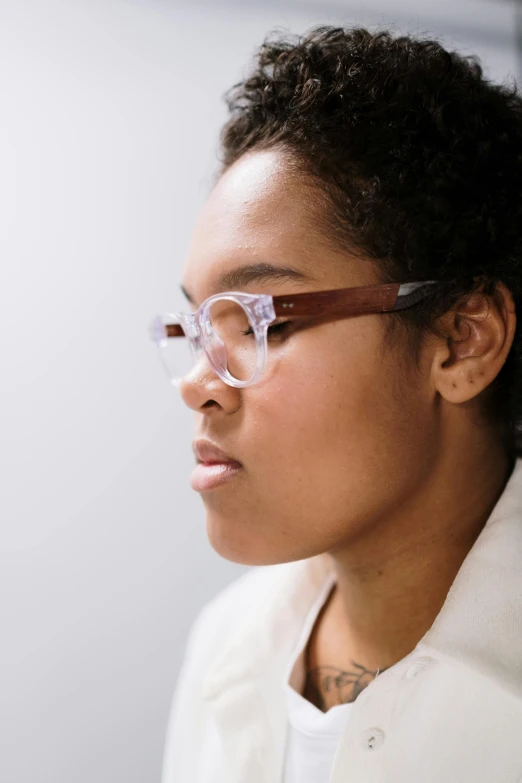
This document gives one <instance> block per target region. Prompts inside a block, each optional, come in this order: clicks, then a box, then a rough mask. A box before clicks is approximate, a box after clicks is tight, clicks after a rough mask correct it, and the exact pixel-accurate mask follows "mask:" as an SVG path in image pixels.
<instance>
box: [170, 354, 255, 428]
mask: <svg viewBox="0 0 522 783" xmlns="http://www.w3.org/2000/svg"><path fill="white" fill-rule="evenodd" d="M178 388H179V393H180V395H181V399H182V400H183V402H184V403H185V405H186V406H187V407H188V408H191V409H192V410H193V411H196V412H200V411H201V412H204V413H209V412H210V411H211V410H216V409H221V410H224V411H226V412H227V413H232V412H233V411H234V410H236V409H237V408H238V407H239V405H240V404H241V394H240V392H241V389H237V388H236V387H234V386H229V384H228V383H225V382H224V381H223V380H222V379H221V378H220V377H219V375H218V374H217V372H216V371H215V370H214V368H213V367H212V365H211V364H210V362H209V360H208V357H207V355H206V354H205V352H204V351H201V354H200V355H199V357H198V360H197V362H196V363H195V364H194V366H193V367H192V369H191V370H190V371H189V372H188V373H187V374H186V375H184V376H183V377H182V378H181V379H180V381H179V383H178ZM209 403H213V404H212V405H209Z"/></svg>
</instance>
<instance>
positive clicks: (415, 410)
mask: <svg viewBox="0 0 522 783" xmlns="http://www.w3.org/2000/svg"><path fill="white" fill-rule="evenodd" d="M332 327H333V328H332ZM372 327H373V328H372ZM300 338H301V339H299V340H298V339H296V340H295V341H293V343H290V342H289V344H288V347H285V349H284V350H281V351H280V359H279V360H278V361H277V366H275V368H274V369H275V371H274V372H273V374H272V376H271V378H270V381H269V382H268V383H267V384H266V385H264V387H263V390H262V393H261V394H260V396H259V397H257V399H254V398H252V399H251V400H250V402H251V403H252V405H253V410H254V411H255V419H256V431H257V432H258V433H259V434H258V437H257V440H258V443H259V447H258V451H257V453H258V455H259V461H258V460H257V458H256V462H257V464H258V467H259V469H260V471H261V472H260V473H259V474H258V476H259V478H260V479H261V478H263V480H265V481H266V480H270V482H271V486H272V488H273V489H274V491H275V492H276V493H278V492H280V493H281V494H282V495H285V496H288V497H289V498H293V502H294V503H295V502H296V498H297V499H299V498H302V499H303V501H304V502H309V500H310V496H311V495H313V496H314V497H315V498H316V499H317V494H318V493H320V494H323V493H330V497H331V498H335V497H339V499H340V500H341V502H342V503H344V502H345V497H344V493H343V491H342V489H341V488H342V487H345V488H346V492H347V493H348V494H350V493H351V492H353V491H356V489H357V487H361V482H363V483H373V485H374V486H376V485H378V484H379V482H380V481H382V478H380V476H381V475H384V476H389V475H390V472H392V473H393V471H394V470H395V469H397V470H405V469H407V466H408V463H409V462H410V460H413V459H417V456H418V455H417V454H416V453H415V443H416V442H418V441H419V439H420V435H419V433H420V432H422V429H423V428H424V426H425V421H424V420H425V418H426V416H427V413H428V411H427V410H426V408H425V406H424V405H423V402H422V388H421V387H420V386H416V385H415V384H414V383H412V382H410V380H409V379H407V378H406V377H405V375H404V369H403V368H402V367H401V366H400V365H399V364H398V363H397V362H394V361H393V357H392V356H390V355H386V354H385V355H384V356H383V354H382V351H381V340H382V335H381V332H380V329H379V328H378V327H375V323H374V322H373V323H372V322H371V321H370V319H369V318H368V317H361V318H360V319H359V320H358V323H353V322H352V323H350V324H348V323H347V322H344V323H342V324H340V325H338V324H335V325H334V324H329V325H325V326H324V327H321V328H317V329H314V330H312V329H311V330H309V331H307V332H306V333H303V334H302V335H300ZM325 346H326V347H325ZM399 457H400V460H399V462H398V458H399Z"/></svg>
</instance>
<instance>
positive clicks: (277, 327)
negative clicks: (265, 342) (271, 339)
mask: <svg viewBox="0 0 522 783" xmlns="http://www.w3.org/2000/svg"><path fill="white" fill-rule="evenodd" d="M290 324H291V322H290V321H282V322H281V323H277V324H270V326H269V327H268V330H267V334H268V335H279V334H282V333H283V332H284V331H285V329H286V328H287V327H289V326H290ZM243 334H244V335H248V334H252V329H251V328H250V329H248V331H246V332H243Z"/></svg>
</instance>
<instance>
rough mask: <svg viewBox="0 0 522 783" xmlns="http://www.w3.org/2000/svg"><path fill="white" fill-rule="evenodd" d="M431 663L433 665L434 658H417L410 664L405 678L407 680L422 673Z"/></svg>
mask: <svg viewBox="0 0 522 783" xmlns="http://www.w3.org/2000/svg"><path fill="white" fill-rule="evenodd" d="M432 663H435V659H434V658H431V657H430V656H429V655H422V656H421V657H420V658H417V660H416V661H415V662H414V663H412V665H411V666H410V667H409V669H408V671H407V672H406V675H405V676H406V677H407V679H408V680H409V679H411V678H412V677H416V676H417V674H419V672H421V671H423V669H426V667H427V666H430V665H431V664H432Z"/></svg>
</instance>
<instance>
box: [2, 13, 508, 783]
mask: <svg viewBox="0 0 522 783" xmlns="http://www.w3.org/2000/svg"><path fill="white" fill-rule="evenodd" d="M514 18H515V8H514V4H513V3H511V2H502V0H497V2H491V1H486V0H481V1H480V2H479V1H478V0H476V1H475V0H459V2H458V3H457V2H455V1H454V0H451V1H450V0H438V2H437V3H432V2H422V0H398V1H397V2H378V0H369V1H368V2H362V1H359V2H355V0H354V1H353V2H346V3H342V2H340V1H339V2H337V3H331V4H328V3H320V2H319V1H318V0H317V2H311V1H310V2H305V0H301V1H299V0H294V2H287V3H285V2H276V1H275V0H274V1H273V2H267V0H263V2H261V0H260V1H259V2H254V0H250V2H239V1H238V2H229V3H223V2H221V3H219V4H216V3H214V4H211V3H210V2H208V3H205V2H203V1H201V2H194V1H193V2H191V3H190V4H189V3H188V2H187V3H183V2H167V0H164V2H160V1H159V0H148V1H147V2H146V1H145V0H141V1H139V0H127V1H124V0H84V2H82V1H81V0H61V1H60V0H32V1H31V0H12V2H6V0H0V101H1V120H0V357H1V370H0V375H1V384H0V403H1V404H0V416H1V438H0V462H1V464H0V470H1V477H2V480H1V485H0V486H1V489H0V492H1V494H0V628H1V635H2V638H1V644H0V694H1V695H0V780H1V781H2V783H4V782H5V783H15V782H16V783H22V781H23V782H24V783H29V781H31V782H32V781H35V780H38V781H44V782H45V783H47V782H49V783H51V781H52V783H66V782H67V783H70V781H74V783H87V782H89V783H115V781H118V782H119V781H121V782H122V783H123V781H125V783H138V781H139V783H143V781H155V780H156V781H157V780H159V777H160V768H161V760H162V752H163V743H164V735H165V731H166V725H167V718H168V711H169V707H170V702H171V697H172V693H173V690H174V687H175V683H176V677H177V673H178V670H179V665H180V663H181V659H182V655H183V650H184V644H185V640H186V636H187V632H188V628H189V625H190V623H191V621H192V619H193V618H194V617H195V615H196V614H197V612H198V609H199V608H200V607H201V606H202V605H203V603H204V602H205V601H206V600H208V599H209V598H210V597H211V596H213V595H214V594H215V593H216V592H217V591H218V590H219V589H220V588H221V587H222V586H224V585H225V584H226V583H228V582H230V581H231V580H232V579H234V578H236V577H237V576H238V575H239V574H241V573H242V572H243V571H244V570H245V569H244V567H242V566H240V565H237V564H233V563H229V562H226V561H224V560H223V559H221V558H220V557H219V556H218V555H217V554H216V553H215V552H214V551H213V550H212V549H211V547H210V545H209V544H208V541H207V538H206V532H205V522H204V509H203V505H202V503H201V500H200V497H199V495H197V494H196V493H194V492H192V490H191V489H190V486H189V482H188V478H189V474H190V471H191V469H192V466H193V455H192V451H191V447H190V442H191V438H192V418H191V414H190V412H189V411H188V410H185V409H184V408H183V407H182V406H181V403H178V400H177V398H176V395H175V393H174V391H173V390H172V389H171V388H170V387H169V385H168V383H167V381H166V379H165V376H164V375H163V370H162V368H161V367H160V365H159V363H158V359H157V356H156V353H155V349H154V346H153V345H152V343H150V342H149V338H148V334H147V327H148V323H149V321H150V318H151V317H152V316H153V315H154V314H156V313H159V312H163V311H168V310H170V309H171V304H172V297H173V292H174V291H175V290H177V288H178V285H179V282H180V277H179V275H180V271H181V267H182V263H183V259H184V254H185V252H186V248H187V244H188V238H189V236H190V231H191V226H192V223H193V221H194V219H195V216H196V215H197V212H198V210H199V208H200V206H201V204H202V202H203V200H204V199H205V197H206V194H207V192H208V188H209V182H210V176H211V174H212V172H213V170H214V166H215V161H216V158H215V151H216V144H217V135H218V132H219V128H220V125H221V123H222V122H223V120H224V119H225V107H224V104H223V103H222V101H221V95H222V93H223V92H224V91H225V90H226V89H227V87H229V86H230V85H231V84H232V83H233V82H234V81H236V80H237V79H238V78H240V76H241V75H242V73H243V72H244V69H245V68H246V66H247V65H248V63H249V61H250V57H251V55H252V53H253V51H254V48H255V47H256V46H257V45H259V44H260V43H261V40H262V38H263V37H264V36H265V34H266V33H267V32H268V31H269V30H270V29H272V28H273V27H275V26H283V27H287V28H289V29H290V30H291V31H292V32H304V31H305V29H307V28H308V27H309V26H310V25H312V24H319V23H321V22H338V23H352V22H362V23H365V24H370V25H376V24H389V23H390V22H392V23H393V27H394V29H395V30H401V31H405V32H406V31H410V32H418V33H428V34H432V35H437V36H443V38H444V41H445V43H446V44H447V45H448V46H450V47H458V48H459V49H461V51H463V52H465V53H473V52H475V53H477V54H479V55H480V56H481V58H482V59H483V62H484V64H485V65H486V67H487V71H488V72H489V74H490V75H491V78H493V79H495V80H504V79H506V78H507V77H509V76H515V75H516V71H517V67H518V66H517V53H516V34H515V25H514Z"/></svg>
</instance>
